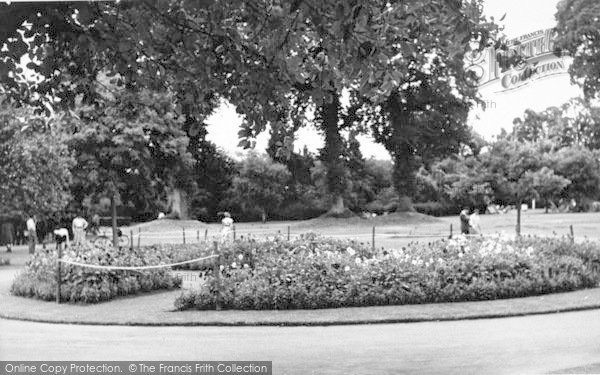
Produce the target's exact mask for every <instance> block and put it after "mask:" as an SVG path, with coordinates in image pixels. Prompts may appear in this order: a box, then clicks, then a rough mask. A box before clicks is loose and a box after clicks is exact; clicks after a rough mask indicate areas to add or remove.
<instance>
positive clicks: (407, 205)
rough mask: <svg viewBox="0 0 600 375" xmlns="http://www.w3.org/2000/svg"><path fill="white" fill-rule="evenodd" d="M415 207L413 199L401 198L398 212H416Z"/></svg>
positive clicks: (397, 208)
mask: <svg viewBox="0 0 600 375" xmlns="http://www.w3.org/2000/svg"><path fill="white" fill-rule="evenodd" d="M414 210H415V209H414V207H413V205H412V199H410V197H409V196H406V195H404V196H400V197H399V199H398V207H396V212H410V211H414Z"/></svg>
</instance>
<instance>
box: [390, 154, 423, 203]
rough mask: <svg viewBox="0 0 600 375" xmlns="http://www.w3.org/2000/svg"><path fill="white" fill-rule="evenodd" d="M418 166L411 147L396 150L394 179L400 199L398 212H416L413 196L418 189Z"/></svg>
mask: <svg viewBox="0 0 600 375" xmlns="http://www.w3.org/2000/svg"><path fill="white" fill-rule="evenodd" d="M416 165H417V163H416V162H415V159H414V156H413V155H412V153H411V151H410V146H409V145H405V146H404V147H400V146H399V147H397V148H396V151H395V153H394V169H393V171H392V178H393V184H394V188H395V189H396V193H398V198H399V200H398V207H396V211H397V212H407V211H414V208H413V206H412V202H411V196H413V195H414V194H415V188H416V175H415V173H416V170H417V167H416Z"/></svg>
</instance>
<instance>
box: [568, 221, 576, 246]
mask: <svg viewBox="0 0 600 375" xmlns="http://www.w3.org/2000/svg"><path fill="white" fill-rule="evenodd" d="M569 229H570V231H571V242H572V243H575V234H574V233H573V224H571V225H569Z"/></svg>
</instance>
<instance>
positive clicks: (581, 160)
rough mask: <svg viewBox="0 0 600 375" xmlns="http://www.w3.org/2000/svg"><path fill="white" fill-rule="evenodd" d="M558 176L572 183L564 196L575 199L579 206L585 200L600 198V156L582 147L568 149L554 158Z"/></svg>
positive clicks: (565, 190) (564, 192)
mask: <svg viewBox="0 0 600 375" xmlns="http://www.w3.org/2000/svg"><path fill="white" fill-rule="evenodd" d="M552 164H553V169H554V171H555V173H556V174H558V175H560V176H562V177H564V178H565V179H567V180H569V181H571V183H570V184H569V185H568V186H567V187H566V188H565V189H564V191H563V196H564V197H565V198H567V199H575V200H576V201H577V203H578V204H580V205H581V204H583V203H584V201H585V200H596V199H598V197H599V196H600V163H599V162H598V155H597V154H595V153H594V152H592V151H591V150H589V149H587V148H585V147H581V146H572V147H566V148H563V149H561V150H559V151H558V152H556V154H555V155H554V156H553V158H552Z"/></svg>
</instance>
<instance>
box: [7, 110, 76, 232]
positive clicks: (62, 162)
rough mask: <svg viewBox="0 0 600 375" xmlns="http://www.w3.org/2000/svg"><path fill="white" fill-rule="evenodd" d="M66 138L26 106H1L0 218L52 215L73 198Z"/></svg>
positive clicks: (71, 158) (72, 160) (73, 160)
mask: <svg viewBox="0 0 600 375" xmlns="http://www.w3.org/2000/svg"><path fill="white" fill-rule="evenodd" d="M65 142H66V137H65V136H64V135H63V134H61V133H60V132H56V131H54V130H52V129H51V128H50V127H49V126H48V124H47V123H46V121H45V119H43V118H40V117H38V116H34V115H33V113H32V112H30V111H27V110H26V109H23V108H21V109H17V108H14V107H10V106H5V105H2V106H1V107H0V211H1V214H0V220H2V219H7V218H9V219H13V220H14V219H17V218H18V219H23V218H26V217H27V215H34V214H37V215H38V217H43V216H45V215H49V214H51V213H53V212H54V211H57V210H61V209H62V208H64V207H65V206H66V205H67V204H68V203H69V201H70V199H71V193H70V190H69V184H70V183H71V179H72V174H71V170H72V167H73V166H74V164H75V159H74V158H73V157H72V155H71V154H70V152H69V150H68V148H67V145H66V144H65Z"/></svg>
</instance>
